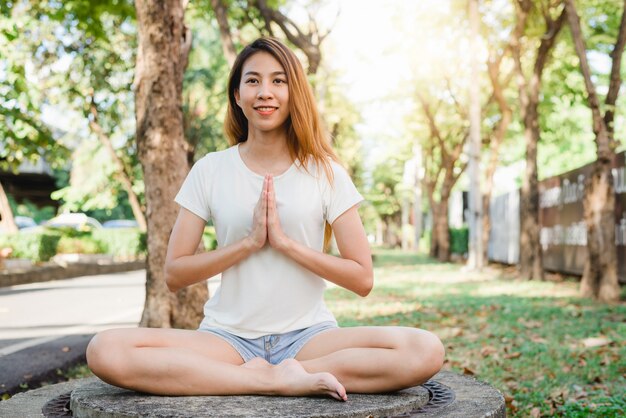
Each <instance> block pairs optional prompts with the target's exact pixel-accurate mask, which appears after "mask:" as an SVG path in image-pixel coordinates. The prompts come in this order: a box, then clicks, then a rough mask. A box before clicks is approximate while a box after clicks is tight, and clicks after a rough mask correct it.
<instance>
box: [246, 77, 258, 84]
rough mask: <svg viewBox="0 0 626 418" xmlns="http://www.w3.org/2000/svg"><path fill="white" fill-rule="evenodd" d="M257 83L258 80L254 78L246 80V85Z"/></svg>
mask: <svg viewBox="0 0 626 418" xmlns="http://www.w3.org/2000/svg"><path fill="white" fill-rule="evenodd" d="M256 82H257V80H256V79H254V78H249V79H248V80H246V84H253V83H256Z"/></svg>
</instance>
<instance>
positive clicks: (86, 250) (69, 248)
mask: <svg viewBox="0 0 626 418" xmlns="http://www.w3.org/2000/svg"><path fill="white" fill-rule="evenodd" d="M56 250H57V251H56V252H57V254H102V253H104V252H105V249H104V246H103V245H102V244H101V243H100V242H99V241H97V240H95V239H94V238H93V237H92V236H91V235H90V234H85V235H82V236H75V237H70V236H67V235H62V236H61V239H60V240H59V243H58V245H57V249H56Z"/></svg>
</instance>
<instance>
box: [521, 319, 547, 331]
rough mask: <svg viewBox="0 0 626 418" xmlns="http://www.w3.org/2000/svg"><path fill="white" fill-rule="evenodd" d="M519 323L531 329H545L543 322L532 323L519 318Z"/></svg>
mask: <svg viewBox="0 0 626 418" xmlns="http://www.w3.org/2000/svg"><path fill="white" fill-rule="evenodd" d="M517 322H518V323H520V324H521V325H523V326H525V327H526V328H529V329H530V328H541V327H543V322H541V321H531V320H526V319H524V318H519V319H518V320H517Z"/></svg>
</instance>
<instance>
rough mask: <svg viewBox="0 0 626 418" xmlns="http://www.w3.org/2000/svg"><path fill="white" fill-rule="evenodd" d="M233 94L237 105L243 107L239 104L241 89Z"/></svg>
mask: <svg viewBox="0 0 626 418" xmlns="http://www.w3.org/2000/svg"><path fill="white" fill-rule="evenodd" d="M233 93H234V94H235V103H237V106H239V107H241V105H240V104H239V89H235V91H234V92H233Z"/></svg>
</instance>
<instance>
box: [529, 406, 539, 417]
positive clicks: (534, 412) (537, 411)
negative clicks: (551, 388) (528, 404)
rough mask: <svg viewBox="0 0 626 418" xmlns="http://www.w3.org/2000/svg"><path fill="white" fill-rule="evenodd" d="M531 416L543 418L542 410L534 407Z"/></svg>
mask: <svg viewBox="0 0 626 418" xmlns="http://www.w3.org/2000/svg"><path fill="white" fill-rule="evenodd" d="M530 416H531V417H533V418H539V417H540V416H541V409H539V408H538V407H534V408H533V409H531V410H530Z"/></svg>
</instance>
